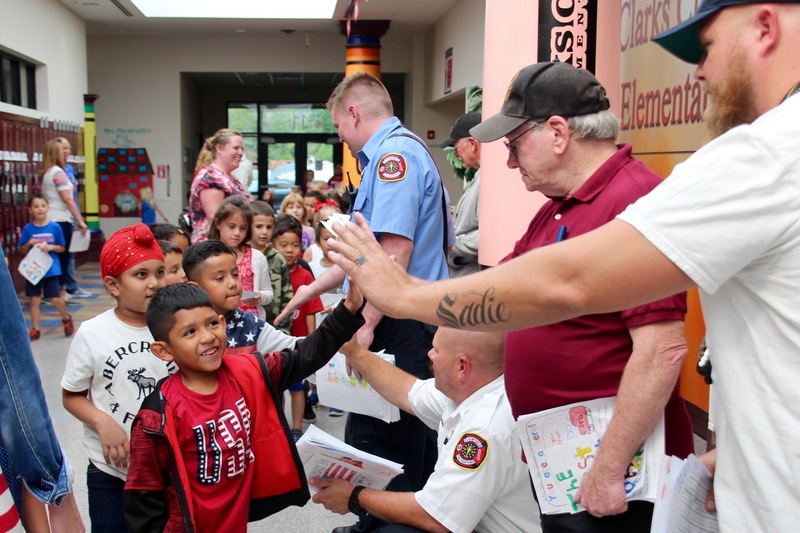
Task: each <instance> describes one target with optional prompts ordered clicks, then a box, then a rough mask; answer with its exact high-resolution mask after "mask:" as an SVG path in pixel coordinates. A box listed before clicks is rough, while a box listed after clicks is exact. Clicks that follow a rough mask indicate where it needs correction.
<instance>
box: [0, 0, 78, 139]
mask: <svg viewBox="0 0 800 533" xmlns="http://www.w3.org/2000/svg"><path fill="white" fill-rule="evenodd" d="M0 14H2V29H0V48H3V49H4V50H6V51H8V52H10V53H12V54H14V55H16V56H18V57H21V58H23V59H26V60H28V61H31V62H33V63H34V64H36V65H37V66H38V67H39V68H37V74H36V106H37V109H36V110H33V109H27V108H24V107H19V106H15V105H10V104H4V103H0V111H3V112H6V113H13V114H16V115H23V116H27V117H34V118H41V117H43V116H46V117H48V118H49V119H50V120H62V121H68V122H72V123H74V124H80V125H83V95H84V94H85V93H86V92H87V87H88V83H87V72H86V65H87V63H86V25H85V23H84V21H83V19H81V18H79V17H78V16H77V15H75V14H74V13H73V12H72V11H70V10H69V9H67V8H66V7H65V6H64V5H63V4H61V3H60V2H58V1H56V0H0Z"/></svg>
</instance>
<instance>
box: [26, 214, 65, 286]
mask: <svg viewBox="0 0 800 533" xmlns="http://www.w3.org/2000/svg"><path fill="white" fill-rule="evenodd" d="M31 239H36V240H38V241H40V242H46V243H47V244H54V245H56V246H64V245H65V243H64V232H63V231H61V226H59V225H58V224H56V223H55V222H51V221H49V220H48V221H47V224H45V225H44V226H37V225H36V224H34V223H33V222H28V223H27V224H25V227H23V228H22V233H20V236H19V246H22V245H23V244H26V243H27V242H28V241H29V240H31ZM48 253H49V255H50V257H51V258H52V259H53V264H52V265H50V268H49V269H48V271H47V272H46V273H45V275H44V277H45V278H51V277H53V276H60V275H61V262H60V261H59V260H58V254H57V253H56V252H52V251H51V252H48Z"/></svg>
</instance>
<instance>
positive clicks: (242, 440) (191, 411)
mask: <svg viewBox="0 0 800 533" xmlns="http://www.w3.org/2000/svg"><path fill="white" fill-rule="evenodd" d="M217 376H218V379H219V384H218V386H217V390H216V391H215V392H213V393H212V394H198V393H196V392H194V391H192V390H190V389H188V388H187V387H186V385H184V384H183V381H182V380H181V378H180V376H179V375H176V376H174V377H173V378H171V379H168V380H166V381H165V382H164V384H163V385H162V386H161V393H162V394H163V395H164V397H165V398H167V401H168V402H169V405H170V406H171V407H172V411H173V418H174V420H175V426H176V427H175V430H176V431H175V432H176V434H177V438H178V446H179V447H180V450H181V456H182V457H183V462H184V464H185V466H186V472H187V474H188V478H189V486H190V488H191V493H192V498H193V500H194V502H193V503H194V513H195V523H197V524H201V528H200V530H201V531H231V532H235V531H240V532H244V531H247V513H248V510H249V508H250V499H249V498H248V497H247V496H246V495H248V494H250V487H251V485H252V483H253V472H254V469H253V468H251V466H252V463H253V461H254V460H255V457H254V455H253V451H252V448H251V441H250V439H251V432H252V429H251V420H250V409H249V407H248V405H247V402H246V401H245V397H244V393H242V390H241V388H240V387H239V385H238V384H237V383H236V379H235V378H234V376H233V375H232V374H231V373H230V371H229V370H227V369H226V368H225V367H224V366H223V367H221V368H220V370H219V372H218V373H217ZM260 460H269V458H267V457H262V458H260ZM242 495H245V496H244V497H243V496H242Z"/></svg>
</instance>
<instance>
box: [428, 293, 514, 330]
mask: <svg viewBox="0 0 800 533" xmlns="http://www.w3.org/2000/svg"><path fill="white" fill-rule="evenodd" d="M494 293H495V289H494V288H491V289H488V290H487V291H486V292H484V293H480V292H478V291H467V292H465V293H463V294H461V295H460V296H459V295H458V294H456V293H454V292H453V293H449V294H445V295H444V296H443V297H442V300H441V301H440V302H439V305H438V306H437V307H436V316H437V317H438V318H439V320H441V321H442V324H443V325H444V326H447V327H448V328H454V329H467V328H470V327H471V326H480V325H483V324H497V323H499V322H508V320H509V319H510V318H511V312H510V311H508V310H506V305H505V303H504V302H498V301H497V300H496V298H495V296H494Z"/></svg>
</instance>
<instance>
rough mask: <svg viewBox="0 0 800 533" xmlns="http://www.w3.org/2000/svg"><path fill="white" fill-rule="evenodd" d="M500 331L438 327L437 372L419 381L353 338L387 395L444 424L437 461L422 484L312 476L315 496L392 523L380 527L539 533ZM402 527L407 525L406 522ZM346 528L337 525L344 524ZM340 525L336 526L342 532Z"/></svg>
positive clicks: (353, 352) (358, 363)
mask: <svg viewBox="0 0 800 533" xmlns="http://www.w3.org/2000/svg"><path fill="white" fill-rule="evenodd" d="M504 339H505V336H504V334H502V333H499V334H498V333H483V332H471V331H460V330H454V329H448V328H444V327H440V328H439V330H438V332H437V333H436V336H435V337H434V338H433V348H432V349H431V350H430V352H429V353H428V357H429V358H430V360H431V366H432V368H433V373H434V376H435V377H434V378H433V379H428V380H420V379H417V378H416V377H414V376H412V375H410V374H408V373H406V372H404V371H403V370H400V369H399V368H396V367H394V366H392V365H391V364H389V363H387V362H385V361H383V360H382V359H380V358H379V357H378V356H376V355H374V354H372V353H371V352H369V351H368V350H366V349H365V348H363V347H362V346H360V345H359V344H358V343H356V342H353V341H351V342H350V343H348V344H346V345H345V346H343V347H342V349H341V351H342V353H344V354H345V355H347V356H348V357H349V359H350V362H351V363H352V364H353V365H354V366H355V367H356V368H357V369H358V371H359V372H360V373H361V374H362V375H363V376H364V377H365V378H366V379H367V381H368V382H369V383H370V385H372V387H373V388H375V390H377V391H378V392H379V393H380V394H381V396H383V397H384V398H386V399H387V400H389V401H390V402H392V403H393V404H395V405H397V406H398V407H399V408H400V409H402V410H404V411H406V412H408V413H411V414H413V415H416V416H417V417H419V418H420V419H421V420H422V421H423V422H425V424H427V425H428V426H429V427H430V428H433V429H438V431H439V458H438V460H437V462H436V468H435V470H434V472H433V474H431V476H430V478H429V479H428V481H427V483H426V484H425V486H424V487H423V488H422V490H420V491H417V492H388V491H380V490H374V489H362V488H361V487H354V486H353V485H352V484H350V483H349V482H347V481H344V480H341V479H320V478H312V479H311V480H309V482H310V483H311V484H312V485H314V486H315V487H319V488H321V489H322V490H321V491H320V492H319V493H317V494H316V495H314V497H313V501H314V502H316V503H321V504H322V505H324V506H325V507H326V508H327V509H329V510H331V511H333V512H337V513H341V514H345V513H346V512H347V511H351V512H353V513H356V514H367V513H369V514H372V515H374V516H375V517H377V518H380V519H382V520H383V521H385V522H388V523H389V525H388V526H384V527H381V528H380V529H379V530H378V531H384V532H387V531H409V532H411V531H420V530H421V531H443V532H446V531H453V532H454V533H460V532H464V533H470V532H472V531H475V532H478V533H488V532H497V531H504V532H525V533H528V532H531V531H540V527H539V518H538V514H539V511H538V507H537V505H536V502H535V501H534V499H533V494H532V492H531V486H530V479H529V477H528V470H527V468H526V466H525V464H524V463H523V462H522V460H521V457H522V452H521V445H520V441H519V438H518V436H517V432H516V429H515V427H514V419H513V418H512V416H511V408H510V407H509V405H508V400H507V399H506V392H505V388H504V386H503V348H504ZM399 524H404V525H405V526H407V527H400V526H399ZM337 529H338V528H337ZM334 531H336V530H334Z"/></svg>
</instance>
